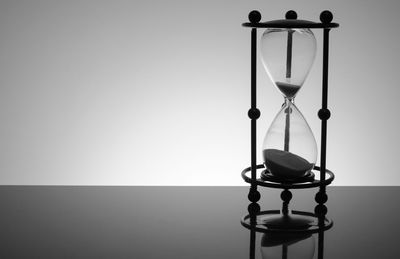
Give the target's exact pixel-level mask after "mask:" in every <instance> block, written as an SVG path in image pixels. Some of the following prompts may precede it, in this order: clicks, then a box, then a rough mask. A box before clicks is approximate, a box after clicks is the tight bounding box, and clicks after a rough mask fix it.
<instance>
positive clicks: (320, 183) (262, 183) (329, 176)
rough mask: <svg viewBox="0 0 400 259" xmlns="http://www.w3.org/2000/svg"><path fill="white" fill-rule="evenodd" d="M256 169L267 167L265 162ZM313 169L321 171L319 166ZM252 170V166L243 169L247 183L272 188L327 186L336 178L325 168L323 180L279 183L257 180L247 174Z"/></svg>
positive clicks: (243, 175) (243, 176)
mask: <svg viewBox="0 0 400 259" xmlns="http://www.w3.org/2000/svg"><path fill="white" fill-rule="evenodd" d="M256 169H265V167H264V165H263V164H260V165H257V166H256ZM313 170H316V171H320V170H321V169H320V167H318V166H314V169H313ZM250 171H251V167H247V168H246V169H244V170H243V171H242V178H243V180H244V181H245V182H246V183H249V184H256V185H259V186H264V187H270V188H280V189H306V188H313V187H320V186H327V185H329V184H331V183H332V181H333V180H334V179H335V175H334V174H333V173H332V172H331V171H330V170H328V169H325V180H323V181H321V180H318V179H314V180H313V181H311V182H304V183H278V182H271V181H265V180H263V179H261V178H257V179H256V180H255V181H253V180H252V179H251V177H249V176H247V174H248V173H249V172H250ZM316 175H318V174H316Z"/></svg>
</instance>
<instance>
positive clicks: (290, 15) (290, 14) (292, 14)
mask: <svg viewBox="0 0 400 259" xmlns="http://www.w3.org/2000/svg"><path fill="white" fill-rule="evenodd" d="M285 18H286V19H291V20H296V19H297V13H296V12H295V11H293V10H289V11H287V12H286V15H285Z"/></svg>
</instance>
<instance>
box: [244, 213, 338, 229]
mask: <svg viewBox="0 0 400 259" xmlns="http://www.w3.org/2000/svg"><path fill="white" fill-rule="evenodd" d="M290 215H291V216H293V217H296V218H297V219H296V220H298V221H302V222H307V226H299V224H296V225H293V227H291V226H290V225H279V224H272V222H277V221H279V218H283V217H284V216H283V214H282V213H281V211H280V210H266V211H261V212H259V213H257V214H256V215H255V218H252V217H251V216H250V215H246V216H244V217H243V218H242V220H241V224H242V226H244V227H245V228H248V229H250V230H254V231H257V232H262V233H317V232H319V231H325V230H328V229H330V228H331V227H332V226H333V221H332V220H330V219H328V218H326V217H324V219H322V222H321V220H320V219H319V218H318V216H317V215H316V214H314V213H311V212H305V211H295V210H293V211H291V213H290ZM269 223H271V224H269Z"/></svg>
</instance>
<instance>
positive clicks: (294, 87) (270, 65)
mask: <svg viewBox="0 0 400 259" xmlns="http://www.w3.org/2000/svg"><path fill="white" fill-rule="evenodd" d="M316 50H317V43H316V40H315V36H314V34H313V32H312V31H311V30H310V29H289V28H269V29H266V30H265V32H264V33H263V35H262V38H261V54H262V61H263V64H264V67H265V69H266V71H267V73H268V75H269V77H270V79H271V81H272V82H273V83H274V85H275V86H276V87H277V88H278V89H279V91H280V92H281V93H282V94H283V95H284V97H286V98H288V99H292V98H294V97H295V96H296V94H297V92H298V91H299V89H300V88H301V86H302V85H303V83H304V80H305V79H306V77H307V75H308V72H309V71H310V69H311V66H312V64H313V62H314V58H315V53H316Z"/></svg>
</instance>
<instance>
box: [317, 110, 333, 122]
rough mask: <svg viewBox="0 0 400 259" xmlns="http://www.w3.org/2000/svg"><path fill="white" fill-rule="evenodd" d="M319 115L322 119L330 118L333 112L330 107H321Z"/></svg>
mask: <svg viewBox="0 0 400 259" xmlns="http://www.w3.org/2000/svg"><path fill="white" fill-rule="evenodd" d="M318 117H319V118H320V119H321V120H328V119H329V118H330V117H331V112H330V111H329V110H328V109H320V110H319V111H318Z"/></svg>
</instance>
